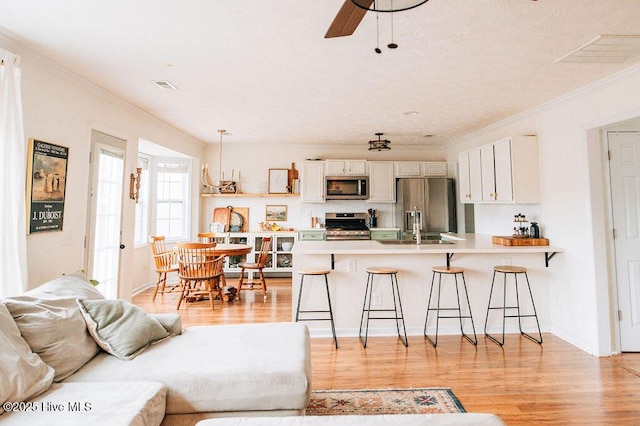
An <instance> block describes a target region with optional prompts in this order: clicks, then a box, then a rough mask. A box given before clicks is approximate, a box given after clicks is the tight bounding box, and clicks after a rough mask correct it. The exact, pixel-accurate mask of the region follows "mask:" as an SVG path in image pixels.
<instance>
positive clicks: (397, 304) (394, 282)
mask: <svg viewBox="0 0 640 426" xmlns="http://www.w3.org/2000/svg"><path fill="white" fill-rule="evenodd" d="M366 271H367V274H368V275H367V287H366V288H365V290H364V302H363V304H362V317H361V318H360V331H359V333H358V336H359V337H360V341H361V342H362V344H363V345H364V347H365V348H366V347H367V338H368V336H369V320H380V319H386V320H389V319H392V320H395V321H396V330H397V331H398V337H399V338H400V340H401V341H402V343H404V345H405V347H408V346H409V342H408V340H407V330H406V328H405V325H404V315H403V313H402V302H401V301H400V288H399V287H398V276H397V274H398V270H397V269H394V268H385V267H369V268H367V269H366ZM376 275H388V276H389V279H390V282H391V293H392V294H393V309H371V298H372V295H373V278H374V277H375V276H376ZM371 312H393V316H381V317H372V316H371ZM365 317H366V323H365ZM400 322H402V331H403V334H400ZM363 325H365V334H364V339H363V337H362V326H363ZM403 336H404V337H403Z"/></svg>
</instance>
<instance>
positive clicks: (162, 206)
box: [156, 159, 190, 240]
mask: <svg viewBox="0 0 640 426" xmlns="http://www.w3.org/2000/svg"><path fill="white" fill-rule="evenodd" d="M157 164H158V165H157V180H156V183H157V195H156V235H164V236H165V237H167V239H174V240H175V239H186V238H188V233H189V231H188V223H189V220H188V219H189V180H190V178H189V176H190V173H189V172H190V170H189V164H190V162H189V161H188V160H181V159H159V160H158V163H157Z"/></svg>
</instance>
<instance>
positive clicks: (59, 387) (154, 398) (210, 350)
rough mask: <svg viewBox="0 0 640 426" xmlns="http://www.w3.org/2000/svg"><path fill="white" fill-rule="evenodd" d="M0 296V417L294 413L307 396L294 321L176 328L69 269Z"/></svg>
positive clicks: (116, 419)
mask: <svg viewBox="0 0 640 426" xmlns="http://www.w3.org/2000/svg"><path fill="white" fill-rule="evenodd" d="M78 300H80V301H78ZM2 302H3V303H0V402H2V407H3V409H0V425H2V426H5V425H24V424H29V425H38V424H47V425H49V424H65V425H75V424H78V425H86V424H96V425H158V424H163V425H174V424H185V425H193V424H195V423H197V422H198V421H200V420H203V419H207V418H211V417H218V416H256V415H259V416H287V415H299V414H303V413H304V409H305V407H306V406H307V404H308V402H309V397H310V393H311V359H310V345H309V333H308V330H307V328H306V327H305V326H304V325H301V324H297V323H272V324H248V325H229V326H202V327H191V328H187V329H185V330H184V331H183V330H182V326H181V322H180V317H179V315H177V314H164V315H156V316H153V315H147V314H145V313H144V312H142V310H140V309H139V308H137V307H135V306H133V305H130V304H127V303H126V302H123V301H107V300H105V299H103V297H102V295H101V294H100V293H99V292H98V291H96V290H95V288H94V287H93V286H92V285H91V284H90V282H89V281H88V280H87V279H86V278H85V277H83V276H81V275H76V274H74V275H67V276H63V277H60V278H58V279H56V280H53V281H50V282H48V283H46V284H43V285H41V286H40V287H38V288H36V289H33V290H31V291H28V292H26V293H25V294H23V295H21V296H16V297H8V298H5V299H3V300H2Z"/></svg>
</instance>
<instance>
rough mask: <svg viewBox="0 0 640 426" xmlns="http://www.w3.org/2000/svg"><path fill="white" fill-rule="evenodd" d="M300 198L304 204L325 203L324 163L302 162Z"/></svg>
mask: <svg viewBox="0 0 640 426" xmlns="http://www.w3.org/2000/svg"><path fill="white" fill-rule="evenodd" d="M300 196H301V198H302V201H303V202H307V203H324V163H323V162H322V161H304V162H302V170H301V179H300Z"/></svg>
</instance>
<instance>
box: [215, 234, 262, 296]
mask: <svg viewBox="0 0 640 426" xmlns="http://www.w3.org/2000/svg"><path fill="white" fill-rule="evenodd" d="M252 249H253V247H252V246H251V245H249V244H235V243H218V244H216V246H215V247H214V249H213V253H214V255H215V256H216V257H218V256H226V257H228V256H241V255H243V254H249V253H251V250H252ZM221 278H222V286H223V287H226V286H227V278H226V276H225V274H224V271H223V272H222V277H221ZM225 299H226V297H225ZM226 301H231V299H228V300H226Z"/></svg>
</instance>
